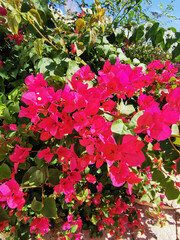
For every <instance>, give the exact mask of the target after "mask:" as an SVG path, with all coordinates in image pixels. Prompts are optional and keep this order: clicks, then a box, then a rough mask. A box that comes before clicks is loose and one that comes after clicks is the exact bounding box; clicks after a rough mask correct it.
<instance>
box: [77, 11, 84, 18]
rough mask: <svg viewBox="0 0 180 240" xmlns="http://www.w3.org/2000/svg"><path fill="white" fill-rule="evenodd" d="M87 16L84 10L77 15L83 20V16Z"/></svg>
mask: <svg viewBox="0 0 180 240" xmlns="http://www.w3.org/2000/svg"><path fill="white" fill-rule="evenodd" d="M85 15H86V14H84V11H83V10H82V12H81V13H77V17H79V18H82V17H83V16H85Z"/></svg>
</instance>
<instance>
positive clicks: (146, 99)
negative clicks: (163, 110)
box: [137, 94, 159, 110]
mask: <svg viewBox="0 0 180 240" xmlns="http://www.w3.org/2000/svg"><path fill="white" fill-rule="evenodd" d="M137 102H138V104H139V105H140V107H139V110H145V109H147V108H148V107H151V106H152V105H157V106H159V103H157V102H156V101H155V100H154V99H153V97H152V96H151V95H149V96H148V95H146V94H141V95H140V96H139V98H138V101H137Z"/></svg>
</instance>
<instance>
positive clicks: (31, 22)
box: [29, 21, 58, 50]
mask: <svg viewBox="0 0 180 240" xmlns="http://www.w3.org/2000/svg"><path fill="white" fill-rule="evenodd" d="M29 22H30V21H29ZM30 24H31V25H32V26H33V27H34V28H35V29H36V31H37V32H38V33H39V34H40V35H41V37H42V38H44V40H45V41H46V42H48V43H49V44H50V45H51V46H53V47H54V48H55V49H56V50H58V48H57V47H56V46H54V44H53V43H52V42H50V41H49V40H48V39H47V38H46V37H45V36H44V35H43V34H42V33H41V32H40V31H39V30H38V29H37V27H36V26H35V25H34V24H33V23H32V22H30Z"/></svg>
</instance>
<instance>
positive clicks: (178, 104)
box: [164, 87, 180, 113]
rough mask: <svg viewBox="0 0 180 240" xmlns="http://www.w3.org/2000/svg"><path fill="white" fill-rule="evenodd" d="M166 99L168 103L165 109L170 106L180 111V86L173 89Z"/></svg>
mask: <svg viewBox="0 0 180 240" xmlns="http://www.w3.org/2000/svg"><path fill="white" fill-rule="evenodd" d="M166 100H167V102H168V104H167V105H165V107H164V108H165V109H168V108H170V109H172V110H175V111H177V112H179V113H180V87H178V88H175V89H173V90H172V91H171V92H170V93H169V95H167V97H166Z"/></svg>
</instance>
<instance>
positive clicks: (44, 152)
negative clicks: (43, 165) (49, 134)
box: [37, 147, 54, 163]
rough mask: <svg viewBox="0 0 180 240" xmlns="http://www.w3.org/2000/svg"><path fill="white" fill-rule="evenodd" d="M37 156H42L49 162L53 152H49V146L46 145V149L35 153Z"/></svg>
mask: <svg viewBox="0 0 180 240" xmlns="http://www.w3.org/2000/svg"><path fill="white" fill-rule="evenodd" d="M37 156H38V158H44V159H45V161H46V162H48V163H49V162H51V160H52V158H53V156H54V154H53V153H51V151H50V148H49V147H47V148H46V149H43V150H42V151H40V152H39V153H38V154H37Z"/></svg>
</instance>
